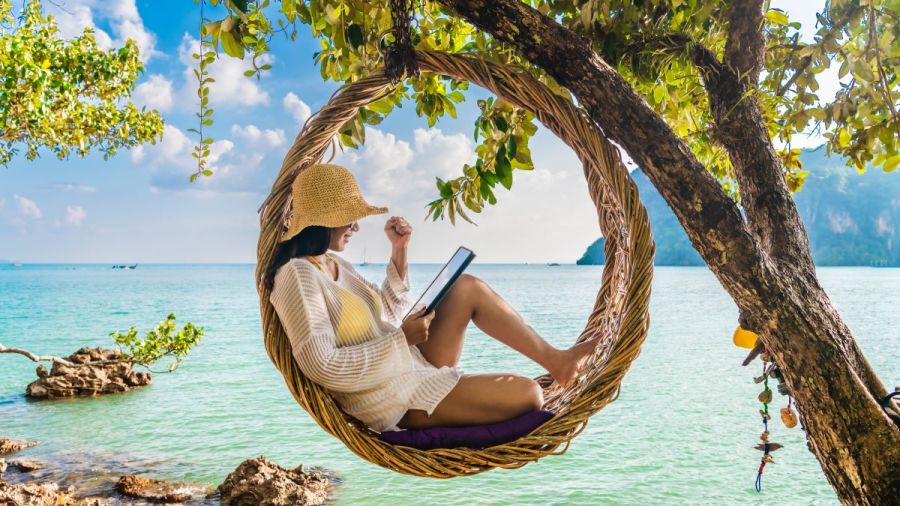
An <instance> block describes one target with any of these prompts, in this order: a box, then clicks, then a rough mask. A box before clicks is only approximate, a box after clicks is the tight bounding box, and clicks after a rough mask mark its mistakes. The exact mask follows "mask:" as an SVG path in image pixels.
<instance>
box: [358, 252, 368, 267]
mask: <svg viewBox="0 0 900 506" xmlns="http://www.w3.org/2000/svg"><path fill="white" fill-rule="evenodd" d="M359 265H369V262H366V248H363V259H362V262H360V263H359Z"/></svg>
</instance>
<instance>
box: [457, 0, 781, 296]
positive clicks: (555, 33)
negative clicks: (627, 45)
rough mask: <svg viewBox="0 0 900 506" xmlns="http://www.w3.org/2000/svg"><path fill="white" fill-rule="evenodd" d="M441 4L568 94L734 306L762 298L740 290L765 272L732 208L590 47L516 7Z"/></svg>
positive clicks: (469, 0) (514, 0)
mask: <svg viewBox="0 0 900 506" xmlns="http://www.w3.org/2000/svg"><path fill="white" fill-rule="evenodd" d="M443 3H444V5H446V6H448V7H449V8H451V9H452V10H454V11H455V12H456V13H457V14H458V15H459V16H461V17H463V18H464V19H466V20H468V21H469V22H470V23H472V24H473V25H475V26H476V27H478V28H480V29H481V30H484V31H486V32H488V33H490V34H491V35H493V36H494V37H495V38H496V39H497V40H499V41H502V42H503V43H505V44H508V45H510V46H511V47H513V48H515V49H516V50H518V51H519V52H520V53H521V54H522V55H523V56H524V57H525V58H526V59H528V60H529V61H530V62H532V63H533V64H535V65H537V66H539V67H541V68H543V69H544V70H545V71H546V72H547V73H548V74H550V75H551V76H552V77H553V78H554V79H555V80H556V81H557V82H559V83H560V84H561V85H563V86H565V87H566V88H568V89H569V90H570V91H571V92H572V93H573V95H574V96H575V97H576V98H577V100H578V102H579V104H581V105H582V106H583V107H584V108H585V109H586V111H587V112H588V113H589V115H590V117H591V119H592V120H593V121H594V122H595V123H596V124H597V125H598V126H599V128H601V129H602V130H603V132H604V134H605V135H606V136H607V137H608V138H609V139H611V140H612V141H614V142H616V143H617V144H619V145H620V146H622V147H623V148H624V149H625V151H626V152H628V154H629V155H630V156H631V158H632V159H633V160H634V161H635V162H636V163H637V164H638V165H639V166H640V167H641V169H642V170H643V171H644V173H645V174H647V176H648V177H649V179H650V181H651V182H652V183H653V185H654V186H656V188H657V189H659V192H660V194H661V195H662V196H663V198H664V199H665V200H666V202H667V203H668V204H669V206H670V207H671V208H672V209H673V210H674V212H675V215H676V216H677V217H678V220H679V221H680V222H681V225H682V226H683V227H684V229H685V231H687V233H688V237H689V238H690V239H691V242H692V243H693V245H694V247H695V248H696V249H697V251H698V252H699V253H700V255H701V256H702V257H703V259H704V261H706V263H707V264H708V265H709V267H710V269H712V271H713V272H714V273H715V274H716V275H717V276H718V278H719V281H720V282H721V283H722V285H723V286H724V287H725V289H726V290H728V291H729V293H731V294H732V296H733V297H734V298H735V299H736V300H747V301H757V298H758V297H759V293H758V292H757V291H756V290H748V289H746V288H744V287H742V286H741V285H744V286H759V283H760V281H759V280H760V279H765V278H766V276H763V272H762V270H763V269H764V268H765V266H764V263H763V260H762V258H761V257H760V256H759V253H758V250H757V247H756V244H755V241H754V240H753V237H752V236H751V235H750V233H749V231H748V229H747V227H746V224H745V223H744V221H743V219H742V217H741V214H740V211H739V209H738V207H737V205H736V204H735V203H734V201H733V200H731V199H730V198H729V197H728V195H726V194H725V192H724V191H723V190H722V187H721V186H720V185H719V183H718V181H716V180H715V179H714V178H713V177H712V175H710V174H709V172H707V170H706V168H705V167H704V166H703V165H702V164H701V163H700V161H699V160H697V158H696V156H694V154H693V153H692V152H691V150H690V148H689V147H688V146H687V145H686V144H685V143H684V142H683V141H682V140H681V139H680V138H679V137H678V136H677V135H675V133H674V132H673V131H672V129H671V128H670V127H669V125H668V124H666V122H665V121H664V120H663V119H662V118H661V117H660V116H659V115H658V114H657V113H656V112H654V111H653V110H652V109H651V108H650V107H649V105H648V104H647V102H646V101H644V99H643V98H642V97H641V96H640V95H638V94H637V93H636V92H635V91H634V89H632V87H631V86H630V85H629V84H628V83H627V82H626V81H625V79H624V78H623V77H622V76H621V75H619V74H618V73H617V72H616V71H615V70H614V69H613V68H612V67H610V66H609V65H608V64H607V63H606V62H605V61H604V60H603V58H601V57H600V56H599V55H597V54H596V53H594V52H593V50H592V49H591V44H590V42H589V41H588V40H586V39H584V38H583V37H581V36H579V35H578V34H576V33H574V32H572V31H571V30H568V29H567V28H565V27H563V26H562V25H560V24H559V23H557V22H556V21H555V20H553V19H551V18H549V17H547V16H544V15H543V14H541V13H540V12H538V11H537V10H535V9H533V8H531V7H529V6H528V5H526V4H525V3H523V2H520V1H518V0H493V1H491V0H444V1H443ZM726 252H727V254H726ZM745 282H746V284H745Z"/></svg>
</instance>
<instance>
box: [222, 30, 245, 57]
mask: <svg viewBox="0 0 900 506" xmlns="http://www.w3.org/2000/svg"><path fill="white" fill-rule="evenodd" d="M219 38H220V39H221V40H222V49H224V50H225V53H226V54H227V55H228V56H231V57H233V58H240V59H243V58H244V48H243V46H241V45H240V44H239V43H238V42H237V41H236V40H235V39H234V35H232V34H231V32H222V33H221V35H220V37H219Z"/></svg>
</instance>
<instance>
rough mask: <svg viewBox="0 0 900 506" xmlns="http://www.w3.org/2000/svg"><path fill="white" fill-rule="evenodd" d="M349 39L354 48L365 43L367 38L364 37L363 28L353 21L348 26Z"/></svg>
mask: <svg viewBox="0 0 900 506" xmlns="http://www.w3.org/2000/svg"><path fill="white" fill-rule="evenodd" d="M347 40H348V41H349V42H350V45H352V46H353V47H354V48H358V47H360V46H362V45H363V42H365V39H364V38H363V31H362V28H361V27H360V26H359V25H357V24H355V23H353V24H351V25H350V26H348V27H347Z"/></svg>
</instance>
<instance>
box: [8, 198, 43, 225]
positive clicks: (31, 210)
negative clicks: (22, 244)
mask: <svg viewBox="0 0 900 506" xmlns="http://www.w3.org/2000/svg"><path fill="white" fill-rule="evenodd" d="M13 200H15V201H16V203H17V204H18V206H19V214H21V215H22V216H25V217H26V218H32V219H35V220H36V219H39V218H40V217H41V216H42V214H43V213H41V208H40V207H38V205H37V203H36V202H35V201H33V200H31V199H28V198H25V197H22V196H21V195H13Z"/></svg>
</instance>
